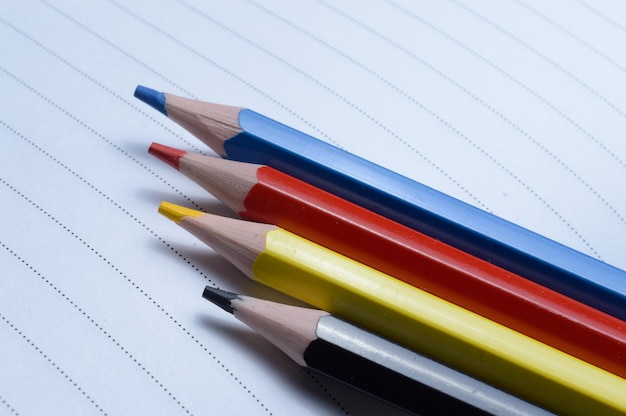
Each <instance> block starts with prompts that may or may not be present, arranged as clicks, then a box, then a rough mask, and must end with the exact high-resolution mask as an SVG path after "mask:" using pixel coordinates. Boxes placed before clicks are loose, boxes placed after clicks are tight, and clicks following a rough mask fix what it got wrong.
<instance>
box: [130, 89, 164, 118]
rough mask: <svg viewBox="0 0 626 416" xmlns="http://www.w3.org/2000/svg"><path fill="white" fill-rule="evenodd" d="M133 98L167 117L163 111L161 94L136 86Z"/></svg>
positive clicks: (162, 96) (162, 95)
mask: <svg viewBox="0 0 626 416" xmlns="http://www.w3.org/2000/svg"><path fill="white" fill-rule="evenodd" d="M135 97H136V98H139V99H140V100H141V101H143V102H144V103H146V104H148V105H149V106H150V107H152V108H154V109H156V110H159V111H160V112H162V113H163V114H165V115H166V116H167V111H166V110H165V95H164V94H163V93H162V92H159V91H155V90H153V89H151V88H148V87H144V86H142V85H138V86H137V88H135Z"/></svg>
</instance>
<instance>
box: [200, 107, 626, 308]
mask: <svg viewBox="0 0 626 416" xmlns="http://www.w3.org/2000/svg"><path fill="white" fill-rule="evenodd" d="M238 122H239V125H240V126H241V128H242V130H243V131H242V132H241V133H239V134H238V135H236V136H234V137H233V138H231V139H229V140H226V141H225V142H224V151H225V156H226V157H227V158H230V159H235V160H240V161H246V162H251V163H258V164H267V165H269V166H272V167H275V168H276V169H279V170H281V171H283V172H285V173H288V174H290V175H293V176H295V177H297V178H299V179H302V180H304V181H306V182H308V183H311V184H313V185H315V186H318V187H320V188H322V189H324V190H327V191H329V192H331V193H334V194H336V195H340V196H342V197H344V198H346V199H347V200H349V201H351V202H354V203H356V204H358V205H361V206H363V207H365V208H368V209H370V210H372V211H374V212H377V213H379V214H381V215H384V216H386V217H388V218H391V219H393V220H394V221H397V222H399V223H401V224H404V225H407V226H409V227H411V228H413V229H415V230H418V231H420V232H423V233H425V234H427V235H430V236H433V237H435V238H437V239H439V240H441V241H443V242H445V243H447V244H450V245H452V246H455V247H458V248H460V249H461V250H463V251H466V252H468V253H471V254H473V255H475V256H477V257H479V258H482V259H485V260H487V261H490V262H492V263H494V264H496V265H498V266H500V267H503V268H505V269H507V270H511V271H513V272H514V273H517V274H519V275H522V276H524V277H526V278H528V279H530V280H533V281H535V282H537V283H539V284H542V285H544V286H547V287H549V288H551V289H554V290H556V291H559V292H561V293H564V294H566V295H568V296H570V297H572V298H574V299H578V300H580V301H582V302H583V303H586V304H588V305H592V306H594V307H596V308H598V309H600V310H603V311H604V312H607V313H609V314H612V315H615V316H617V317H619V318H620V319H622V320H626V272H624V271H622V270H619V269H617V268H615V267H612V266H610V265H608V264H606V263H603V262H600V261H598V260H596V259H593V258H591V257H589V256H587V255H585V254H583V253H580V252H578V251H575V250H573V249H571V248H569V247H566V246H564V245H562V244H559V243H557V242H555V241H552V240H550V239H548V238H545V237H543V236H541V235H539V234H536V233H533V232H530V231H528V230H526V229H523V228H521V227H519V226H517V225H515V224H513V223H510V222H508V221H505V220H503V219H501V218H499V217H496V216H494V215H492V214H489V213H487V212H485V211H482V210H479V209H477V208H474V207H472V206H470V205H469V204H466V203H464V202H462V201H459V200H457V199H455V198H452V197H450V196H448V195H445V194H443V193H441V192H438V191H436V190H434V189H432V188H429V187H426V186H424V185H422V184H420V183H418V182H415V181H412V180H410V179H408V178H406V177H403V176H401V175H398V174H396V173H394V172H392V171H389V170H387V169H384V168H382V167H380V166H378V165H375V164H373V163H371V162H368V161H366V160H364V159H361V158H359V157H357V156H355V155H352V154H350V153H347V152H345V151H343V150H341V149H339V148H336V147H334V146H331V145H329V144H327V143H324V142H322V141H319V140H317V139H314V138H312V137H310V136H308V135H305V134H303V133H301V132H299V131H296V130H294V129H291V128H288V127H286V126H284V125H282V124H280V123H277V122H275V121H273V120H271V119H269V118H267V117H264V116H262V115H260V114H258V113H255V112H253V111H251V110H242V111H241V112H240V113H239V119H238ZM200 138H201V137H200Z"/></svg>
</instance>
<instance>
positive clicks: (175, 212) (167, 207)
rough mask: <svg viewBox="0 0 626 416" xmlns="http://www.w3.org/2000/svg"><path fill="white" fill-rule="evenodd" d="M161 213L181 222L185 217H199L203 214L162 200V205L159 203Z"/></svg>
mask: <svg viewBox="0 0 626 416" xmlns="http://www.w3.org/2000/svg"><path fill="white" fill-rule="evenodd" d="M159 214H162V215H164V216H165V217H167V218H169V219H170V220H172V221H174V222H176V223H179V222H180V221H181V220H182V219H183V218H185V217H199V216H200V215H202V212H201V211H196V210H195V209H191V208H185V207H183V206H180V205H176V204H172V203H171V202H166V201H163V202H161V205H159Z"/></svg>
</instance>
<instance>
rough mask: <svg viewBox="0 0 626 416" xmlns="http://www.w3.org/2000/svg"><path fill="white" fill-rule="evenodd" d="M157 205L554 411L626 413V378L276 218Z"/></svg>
mask: <svg viewBox="0 0 626 416" xmlns="http://www.w3.org/2000/svg"><path fill="white" fill-rule="evenodd" d="M159 212H160V213H161V214H163V215H165V216H166V217H168V218H169V219H171V220H173V221H175V222H176V223H177V224H178V225H180V226H181V227H182V228H184V229H185V230H187V231H189V232H190V233H192V234H193V235H195V236H196V237H197V238H199V239H200V240H202V241H203V242H205V243H206V244H208V245H209V246H211V247H212V248H213V249H214V250H215V251H217V252H218V253H220V254H221V255H223V256H224V257H225V258H226V259H228V260H229V261H230V262H231V263H233V264H234V265H235V266H236V267H237V268H239V269H240V270H241V271H242V272H244V273H245V274H246V275H247V276H248V277H250V278H252V279H253V280H255V281H257V282H259V283H262V284H265V285H267V286H269V287H272V288H274V289H276V290H279V291H281V292H283V293H285V294H287V295H290V296H293V297H294V298H298V299H300V300H302V301H304V302H306V303H308V304H310V305H313V306H315V307H317V308H319V309H322V310H325V311H327V312H330V313H332V314H334V315H336V316H337V317H338V318H340V319H344V320H346V321H348V322H350V323H351V324H353V325H357V326H360V327H362V328H363V329H366V330H369V331H371V332H373V333H375V334H377V335H379V336H382V337H384V338H387V339H388V340H390V341H393V342H396V343H399V344H401V345H403V346H405V347H407V348H409V349H411V350H413V351H416V352H419V353H422V354H425V355H427V356H428V357H430V358H432V359H435V360H437V361H440V362H442V363H444V364H446V365H449V366H451V367H453V368H455V369H456V370H458V371H462V372H464V373H466V374H469V375H472V376H474V377H476V378H478V379H480V380H482V381H484V382H486V383H489V384H491V385H493V386H494V387H497V388H500V389H502V390H505V391H507V392H510V393H512V394H516V395H518V396H519V397H521V398H524V399H526V400H528V401H530V402H532V403H535V404H537V405H539V406H541V407H543V408H546V409H548V410H550V411H553V412H557V413H565V414H584V415H589V414H602V415H612V414H624V412H626V400H624V392H625V391H626V380H624V379H623V378H621V377H618V376H616V375H614V374H612V373H609V372H607V371H604V370H602V369H600V368H598V367H595V366H593V365H591V364H589V363H587V362H584V361H582V360H579V359H577V358H574V357H572V356H571V355H568V354H565V353H563V352H561V351H559V350H557V349H555V348H552V347H549V346H547V345H545V344H543V343H541V342H538V341H536V340H534V339H532V338H530V337H527V336H525V335H523V334H520V333H518V332H516V331H513V330H511V329H509V328H506V327H505V326H502V325H500V324H497V323H495V322H493V321H491V320H488V319H486V318H483V317H481V316H480V315H477V314H474V313H472V312H470V311H467V310H466V309H464V308H461V307H459V306H456V305H454V304H452V303H449V302H447V301H444V300H442V299H440V298H438V297H436V296H433V295H430V294H428V293H427V292H424V291H422V290H420V289H418V288H416V287H414V286H411V285H409V284H407V283H404V282H402V281H400V280H397V279H394V278H392V277H390V276H388V275H385V274H383V273H382V272H379V271H377V270H375V269H372V268H370V267H368V266H365V265H363V264H361V263H359V262H356V261H354V260H352V259H349V258H347V257H345V256H341V255H340V254H337V253H335V252H333V251H331V250H328V249H326V248H324V247H322V246H319V245H317V244H315V243H312V242H310V241H309V240H306V239H304V238H302V237H299V236H297V235H295V234H293V233H290V232H288V231H285V230H283V229H280V228H278V227H276V226H273V225H269V224H261V223H254V222H249V221H244V220H239V219H232V218H226V217H220V216H217V215H211V214H205V213H202V212H200V211H197V210H193V209H189V208H184V207H181V206H178V205H174V204H171V203H168V202H163V203H162V204H161V205H160V207H159Z"/></svg>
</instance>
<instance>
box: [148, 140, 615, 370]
mask: <svg viewBox="0 0 626 416" xmlns="http://www.w3.org/2000/svg"><path fill="white" fill-rule="evenodd" d="M150 153H152V154H153V155H155V156H157V157H160V158H161V159H162V160H165V161H167V162H168V163H169V164H170V165H172V166H173V167H175V168H177V169H179V170H180V171H181V172H182V173H184V174H185V175H187V176H188V177H190V178H191V179H193V180H194V181H195V182H196V183H198V184H200V185H201V186H202V187H204V188H205V189H206V190H207V191H209V192H210V193H212V194H213V195H215V196H216V197H217V198H218V199H220V200H222V201H223V202H224V203H225V204H226V205H227V206H229V207H230V208H231V209H233V210H234V211H235V212H237V213H239V214H240V215H241V216H242V217H243V218H245V219H249V220H253V221H260V222H265V223H271V224H275V225H277V226H279V227H281V228H284V229H286V230H288V231H291V232H293V233H295V234H298V235H300V236H302V237H305V238H307V239H309V240H311V241H314V242H316V243H318V244H320V245H323V246H325V247H328V248H330V249H331V250H334V251H337V252H339V253H341V254H344V255H346V256H348V257H351V258H353V259H355V260H357V261H360V262H362V263H364V264H367V265H368V266H371V267H374V268H376V269H378V270H381V271H382V272H384V273H387V274H389V275H391V276H393V277H396V278H398V279H401V280H403V281H405V282H407V283H409V284H412V285H413V286H416V287H419V288H421V289H423V290H426V291H427V292H429V293H432V294H434V295H436V296H439V297H441V298H444V299H446V300H448V301H450V302H453V303H455V304H457V305H460V306H462V307H464V308H467V309H469V310H471V311H473V312H476V313H478V314H480V315H482V316H485V317H487V318H489V319H492V320H494V321H496V322H498V323H501V324H503V325H506V326H508V327H510V328H512V329H514V330H517V331H519V332H522V333H524V334H526V335H528V336H531V337H533V338H535V339H538V340H539V341H542V342H545V343H546V344H548V345H551V346H553V347H555V348H558V349H560V350H562V351H564V352H567V353H569V354H572V355H574V356H576V357H578V358H581V359H583V360H586V361H588V362H590V363H592V364H594V365H597V366H599V367H601V368H604V369H605V370H607V371H611V372H613V373H615V374H617V375H620V376H622V377H626V323H625V322H624V321H622V320H620V319H617V318H615V317H613V316H611V315H608V314H605V313H603V312H601V311H599V310H596V309H594V308H592V307H590V306H587V305H584V304H582V303H580V302H578V301H576V300H574V299H571V298H569V297H567V296H564V295H562V294H560V293H558V292H555V291H553V290H550V289H548V288H545V287H543V286H541V285H539V284H536V283H534V282H531V281H529V280H527V279H524V278H523V277H521V276H518V275H515V274H513V273H510V272H508V271H506V270H504V269H502V268H500V267H497V266H495V265H493V264H490V263H488V262H485V261H484V260H480V259H478V258H476V257H474V256H471V255H469V254H467V253H464V252H462V251H460V250H458V249H455V248H453V247H451V246H447V245H446V244H443V243H441V242H438V241H435V240H434V239H432V238H431V237H428V236H426V235H424V234H421V233H418V232H417V231H414V230H411V229H409V228H408V227H405V226H403V225H401V224H398V223H396V222H394V221H391V220H388V219H386V218H384V217H382V216H380V215H378V214H375V213H373V212H371V211H369V210H366V209H364V208H362V207H359V206H358V205H355V204H352V203H350V202H348V201H346V200H343V199H341V198H338V197H336V196H334V195H332V194H329V193H328V192H325V191H322V190H320V189H319V188H315V187H313V186H311V185H309V184H307V183H305V182H302V181H299V180H297V179H295V178H292V177H289V176H288V175H285V174H283V173H281V172H279V171H276V170H275V169H272V168H270V167H267V166H262V165H256V164H250V163H243V162H236V161H231V160H225V159H220V158H216V157H210V156H203V155H200V154H197V153H192V152H185V151H181V150H178V149H174V148H171V147H167V146H163V145H159V144H156V143H153V144H152V146H150Z"/></svg>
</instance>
